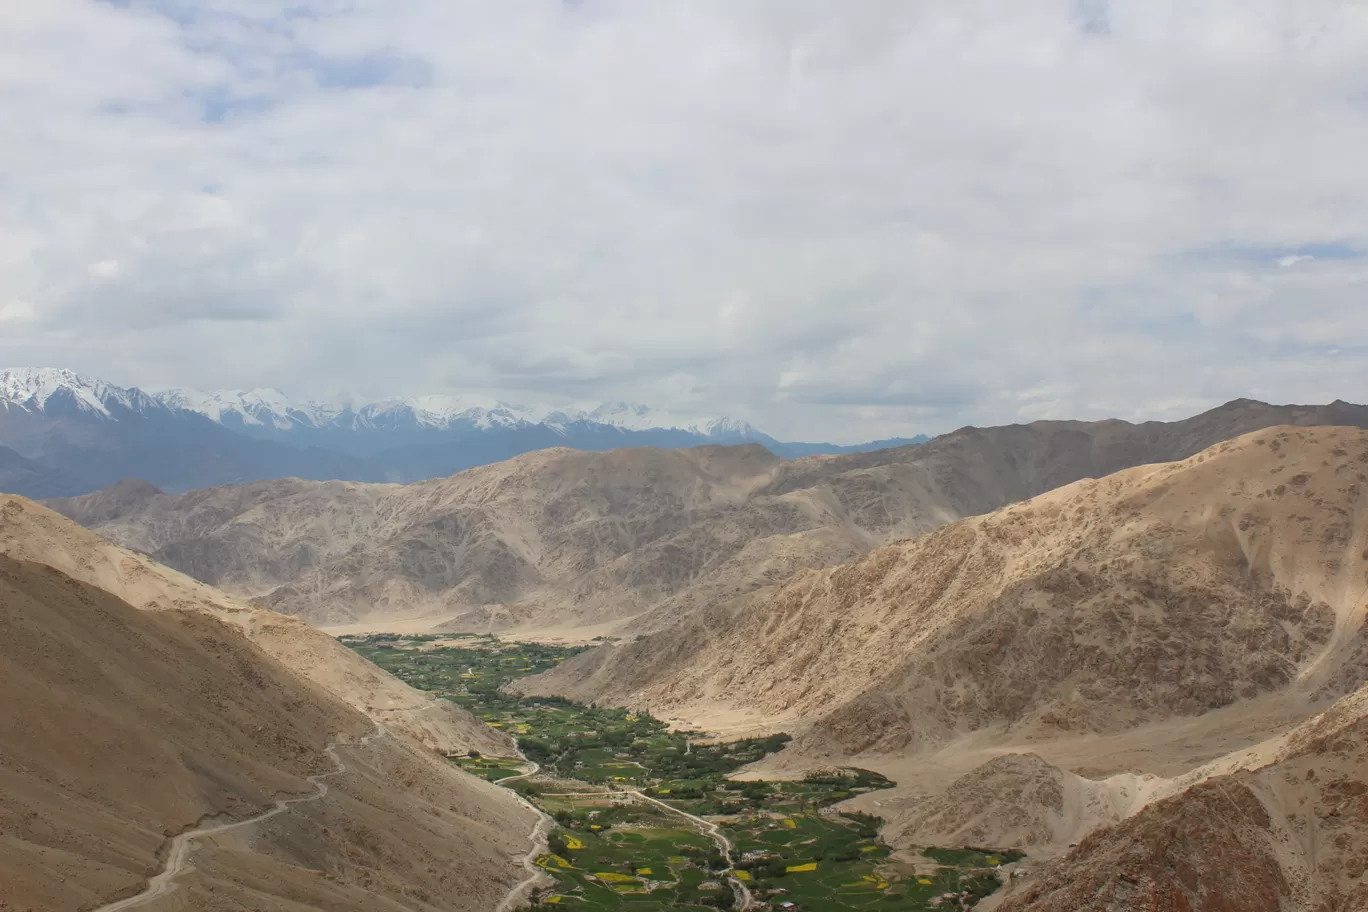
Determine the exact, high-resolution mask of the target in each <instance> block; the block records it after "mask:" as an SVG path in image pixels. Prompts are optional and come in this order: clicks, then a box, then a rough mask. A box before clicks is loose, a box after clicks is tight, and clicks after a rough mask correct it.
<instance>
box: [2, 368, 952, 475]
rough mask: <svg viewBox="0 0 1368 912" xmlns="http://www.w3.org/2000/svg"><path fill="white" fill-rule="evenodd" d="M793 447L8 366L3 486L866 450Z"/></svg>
mask: <svg viewBox="0 0 1368 912" xmlns="http://www.w3.org/2000/svg"><path fill="white" fill-rule="evenodd" d="M924 439H925V438H924V437H923V438H911V439H910V440H907V441H903V440H897V441H880V442H876V443H871V444H859V445H856V446H853V447H851V446H839V445H834V444H824V443H786V442H783V441H779V440H776V439H775V438H773V437H771V436H769V435H768V434H765V433H764V432H762V431H760V430H759V429H757V428H755V427H754V426H753V425H751V424H749V423H748V422H745V421H741V420H738V419H734V418H728V417H724V416H719V417H703V418H699V417H690V416H685V415H679V414H674V413H670V412H665V411H662V410H658V409H653V408H650V407H648V406H644V405H636V404H632V403H625V402H603V403H581V404H578V405H573V406H551V405H531V406H527V405H514V404H510V403H506V402H502V401H499V400H496V399H492V398H490V397H488V396H481V395H476V394H457V395H431V396H418V397H411V398H407V399H387V400H381V401H377V402H367V403H319V402H311V401H301V400H293V399H291V398H290V397H288V396H286V395H285V394H284V393H282V392H280V391H278V390H273V389H254V390H248V391H242V390H228V391H218V392H201V391H198V390H190V389H167V390H161V391H158V392H155V393H149V392H146V391H144V390H140V389H138V388H136V387H120V386H117V385H115V384H113V383H109V382H107V381H104V380H101V379H98V378H92V377H87V376H84V375H82V374H79V373H77V372H75V371H71V370H67V369H63V368H12V369H7V370H0V446H3V447H6V448H8V450H10V451H12V455H8V456H6V458H5V460H3V463H4V465H3V466H0V490H7V491H10V492H12V493H17V494H24V495H30V496H34V497H57V496H69V495H75V494H80V493H84V492H87V491H91V490H95V489H98V488H101V487H105V486H108V485H111V484H113V483H115V482H117V481H119V480H121V479H123V478H129V477H135V478H140V479H144V480H146V481H149V482H151V483H153V484H155V485H157V486H158V487H159V488H162V489H163V490H167V491H171V492H178V491H185V490H189V489H191V488H198V487H211V486H214V485H221V484H240V483H246V482H251V481H261V480H269V479H275V478H286V477H299V478H305V479H311V480H317V481H328V480H345V481H372V482H374V481H389V482H405V483H407V482H413V481H420V480H423V479H428V478H437V477H443V476H446V475H450V474H452V473H454V472H458V471H461V470H463V469H468V468H473V467H476V466H480V465H487V464H489V463H493V462H501V461H503V460H505V459H511V458H513V457H515V456H518V455H521V454H523V453H526V452H529V451H532V450H543V449H549V448H552V447H570V448H572V449H578V450H589V451H602V450H610V449H618V448H621V447H632V446H649V447H660V448H663V449H676V448H680V447H691V446H700V445H707V444H739V443H759V444H762V445H763V446H765V447H766V448H768V449H770V450H771V451H772V452H774V453H775V454H776V455H779V456H784V457H799V456H807V455H812V454H817V453H849V452H864V451H867V450H871V449H876V448H878V447H881V446H888V445H898V444H902V443H906V442H920V441H921V440H924Z"/></svg>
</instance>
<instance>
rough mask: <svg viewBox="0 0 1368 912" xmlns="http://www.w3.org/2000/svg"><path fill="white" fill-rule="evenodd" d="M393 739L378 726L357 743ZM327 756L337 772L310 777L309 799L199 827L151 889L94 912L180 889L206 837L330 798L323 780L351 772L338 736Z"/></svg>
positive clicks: (174, 843) (110, 911) (181, 840)
mask: <svg viewBox="0 0 1368 912" xmlns="http://www.w3.org/2000/svg"><path fill="white" fill-rule="evenodd" d="M382 737H385V738H387V737H389V731H388V730H387V729H386V728H385V727H384V726H383V725H380V724H379V723H377V724H376V726H375V731H373V732H371V733H370V734H369V735H366V736H365V737H364V738H362V739H360V740H359V741H357V742H355V743H356V744H357V745H365V744H369V743H370V742H372V741H374V740H375V739H376V738H382ZM323 752H324V753H325V754H327V755H328V757H329V758H331V759H332V762H333V764H334V767H335V768H334V769H331V770H329V771H328V772H326V773H316V774H314V775H312V776H309V777H308V781H310V782H312V783H313V784H314V791H313V792H311V793H310V794H307V795H296V796H293V797H291V798H280V799H277V801H276V803H275V805H274V806H272V807H271V809H270V810H268V811H263V812H262V813H260V814H257V815H256V816H255V817H248V818H247V819H246V820H236V821H233V822H231V823H215V824H211V825H208V826H205V825H201V826H197V827H196V828H195V829H193V830H187V831H186V832H184V833H181V834H180V835H178V836H174V837H172V839H171V845H170V847H169V848H168V849H167V852H166V863H165V864H164V865H163V866H162V871H161V873H160V874H157V875H156V876H155V877H153V878H152V879H151V880H150V881H148V882H147V887H146V888H145V889H144V890H143V891H142V892H141V893H138V894H137V895H135V896H130V897H128V898H127V899H121V900H118V901H117V902H112V903H108V904H106V905H103V906H99V907H98V908H96V909H94V910H93V912H118V910H120V909H132V908H135V907H137V906H141V905H143V904H145V903H148V902H150V901H152V900H154V899H156V898H158V897H161V896H165V895H167V894H168V893H170V892H172V891H173V890H175V889H176V878H177V877H179V876H181V875H182V874H184V873H185V871H186V869H187V868H188V867H189V866H190V854H191V849H192V844H193V843H194V842H195V841H196V840H198V839H200V838H202V837H204V836H213V835H216V834H218V833H226V832H228V831H229V830H236V829H239V828H241V827H246V826H251V825H252V824H254V823H261V822H262V821H263V820H269V819H271V818H272V817H274V816H276V815H277V814H283V813H284V812H285V811H287V810H289V809H290V808H291V807H293V806H294V805H296V804H304V803H306V802H309V801H317V800H319V799H320V798H322V797H323V796H325V795H327V794H328V783H326V782H324V781H323V780H325V779H328V778H330V777H332V776H337V775H340V774H341V773H344V772H346V771H347V764H346V763H344V762H343V760H342V758H341V757H340V756H338V754H337V738H336V737H335V736H334V737H332V738H330V739H328V745H327V747H325V748H323Z"/></svg>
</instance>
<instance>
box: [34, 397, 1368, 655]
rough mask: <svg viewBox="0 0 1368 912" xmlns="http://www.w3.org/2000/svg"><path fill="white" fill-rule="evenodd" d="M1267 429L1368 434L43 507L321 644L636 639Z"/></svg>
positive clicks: (1326, 420) (685, 457) (589, 459)
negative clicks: (496, 633)
mask: <svg viewBox="0 0 1368 912" xmlns="http://www.w3.org/2000/svg"><path fill="white" fill-rule="evenodd" d="M1274 424H1301V425H1321V424H1346V425H1368V409H1365V408H1364V407H1362V406H1352V405H1347V404H1345V403H1333V404H1331V405H1329V406H1304V407H1303V406H1269V405H1264V404H1262V403H1257V402H1250V401H1245V400H1242V401H1238V402H1233V403H1230V404H1228V405H1226V406H1222V407H1221V408H1219V409H1215V410H1213V411H1211V412H1207V413H1205V414H1202V415H1198V416H1196V417H1194V418H1190V419H1186V420H1184V421H1179V422H1171V423H1160V422H1151V423H1147V424H1140V425H1133V424H1128V423H1126V422H1120V421H1104V422H1093V423H1085V422H1036V423H1034V424H1029V425H1017V426H1010V427H1002V428H986V429H979V428H966V429H964V430H961V431H956V432H955V433H953V434H948V435H945V436H944V437H939V438H936V439H935V440H933V441H931V442H929V443H926V444H922V445H919V446H911V447H900V448H894V449H888V450H880V451H877V452H873V453H859V454H850V455H838V456H814V457H806V458H803V459H798V460H794V461H791V462H790V461H784V460H780V459H779V458H777V457H775V456H773V455H772V454H771V453H769V452H768V451H766V450H764V449H762V448H760V447H758V446H743V447H703V448H698V449H694V450H676V451H663V450H646V449H643V450H621V451H613V452H610V453H583V452H576V451H570V450H563V449H562V450H545V451H541V452H537V453H529V454H526V455H523V456H519V457H517V458H515V459H511V460H509V461H507V462H504V463H499V464H496V465H492V466H485V467H482V468H479V469H473V470H470V471H467V472H462V473H460V474H458V475H454V476H452V477H450V478H445V479H438V480H434V481H430V482H423V483H420V484H414V485H408V486H398V485H374V484H359V483H348V482H306V481H299V480H296V479H288V480H284V481H276V482H260V483H256V484H250V485H245V486H241V487H231V488H211V489H204V490H199V491H192V492H190V493H188V494H184V495H181V496H170V495H165V494H162V493H160V492H158V491H157V490H156V489H154V488H152V487H151V486H149V485H145V484H137V483H125V484H121V485H119V486H116V487H115V488H113V489H108V490H104V491H100V492H96V493H94V494H90V495H85V496H82V497H76V498H68V499H64V500H59V501H53V502H52V506H53V507H54V508H56V509H58V510H59V511H61V512H63V513H65V514H66V515H68V516H71V517H73V518H75V519H77V520H78V521H80V522H82V523H85V524H86V525H89V526H90V527H91V528H94V529H97V530H99V531H100V532H101V534H104V535H106V536H108V537H110V538H112V539H114V540H116V541H119V542H120V543H122V544H124V545H126V546H128V547H132V548H135V549H138V550H141V551H144V552H146V553H149V554H151V555H153V556H154V557H156V559H157V560H159V561H161V562H163V563H166V564H168V565H170V566H173V567H176V568H177V569H180V570H182V571H184V572H186V573H188V574H190V575H192V576H194V577H196V578H198V579H201V580H204V581H206V582H209V583H212V584H213V585H216V586H220V587H223V588H226V589H228V590H230V591H232V592H234V593H237V594H239V595H243V596H249V597H253V598H256V599H259V600H261V601H262V602H263V603H265V604H268V605H270V606H272V607H274V608H276V609H278V610H280V611H283V612H286V613H290V614H297V615H300V616H302V617H305V618H307V619H309V620H312V621H315V622H320V623H343V622H348V621H354V620H357V619H372V620H377V621H378V622H383V619H385V618H390V617H395V616H398V615H406V616H430V617H431V618H432V619H433V624H434V625H435V624H438V623H441V622H445V624H444V629H450V630H461V629H479V630H484V629H510V628H519V627H523V628H526V627H538V626H540V627H544V626H550V625H557V626H559V625H572V626H573V625H591V624H601V623H604V622H613V621H623V620H626V619H635V620H633V621H632V625H633V626H632V629H634V630H639V631H649V630H653V629H662V628H664V627H667V626H669V625H670V624H672V623H674V622H675V620H676V619H678V618H680V617H685V616H690V615H696V614H699V613H700V612H706V611H708V610H710V609H711V608H712V606H715V605H717V604H719V603H721V602H725V601H727V600H730V599H733V598H735V597H737V596H739V595H743V594H745V593H747V592H751V591H754V590H756V589H759V588H762V587H766V586H770V585H773V584H776V583H780V582H784V581H786V580H788V579H789V578H790V577H792V576H793V575H794V574H795V573H797V572H799V571H802V570H807V569H816V568H824V567H831V566H833V565H836V564H839V563H842V562H846V561H849V560H851V559H853V558H856V557H858V556H860V555H862V554H865V553H867V552H869V551H870V550H872V549H874V548H876V547H878V546H880V545H884V544H888V543H890V542H894V541H897V540H900V539H904V538H908V537H910V536H913V535H917V534H920V533H923V532H926V531H929V530H931V529H934V528H937V527H939V526H942V525H944V524H946V523H949V522H953V521H955V520H957V519H960V518H962V517H964V516H969V515H975V514H980V513H985V512H989V511H991V510H994V509H997V508H999V507H1002V506H1003V505H1005V504H1008V503H1011V502H1014V501H1018V500H1022V499H1025V498H1029V497H1032V496H1035V495H1037V494H1040V493H1042V492H1044V491H1047V490H1050V489H1052V488H1055V487H1058V486H1060V485H1064V484H1068V483H1070V482H1073V481H1077V480H1078V479H1080V478H1087V477H1100V476H1103V475H1106V474H1109V473H1111V472H1114V471H1117V470H1119V469H1123V468H1126V467H1129V466H1134V465H1140V464H1147V463H1153V462H1161V461H1166V460H1173V459H1182V458H1186V457H1188V456H1190V455H1192V454H1194V453H1196V452H1198V451H1199V450H1201V449H1203V448H1205V447H1208V446H1210V445H1212V444H1214V443H1217V442H1219V441H1222V440H1225V439H1228V438H1229V437H1232V436H1235V435H1237V434H1239V433H1243V432H1245V431H1249V430H1254V429H1257V428H1262V427H1268V426H1271V425H1274Z"/></svg>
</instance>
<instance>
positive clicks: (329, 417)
mask: <svg viewBox="0 0 1368 912" xmlns="http://www.w3.org/2000/svg"><path fill="white" fill-rule="evenodd" d="M156 398H157V400H158V401H160V402H161V403H163V404H164V405H166V406H167V407H168V408H173V409H180V410H182V411H187V412H198V413H199V414H201V415H203V416H204V417H206V418H208V419H210V420H211V421H217V422H218V423H219V424H240V425H243V426H247V427H272V428H275V429H276V430H280V431H288V430H292V429H293V428H295V427H297V426H299V425H304V426H306V427H315V428H319V427H325V426H327V425H328V424H330V423H331V422H332V421H334V420H335V419H336V418H337V417H338V415H339V414H340V412H341V411H342V410H341V409H339V408H336V407H333V406H328V405H323V404H321V403H317V402H303V403H294V402H291V401H290V399H289V398H288V397H287V396H286V395H285V394H284V393H282V392H281V391H280V390H277V389H253V390H215V391H214V392H209V393H204V392H200V391H199V390H191V389H169V390H162V391H161V392H159V393H156Z"/></svg>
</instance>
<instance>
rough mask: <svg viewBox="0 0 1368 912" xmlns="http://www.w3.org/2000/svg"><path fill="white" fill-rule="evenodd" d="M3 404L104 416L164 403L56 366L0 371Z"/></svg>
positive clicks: (0, 390) (109, 417)
mask: <svg viewBox="0 0 1368 912" xmlns="http://www.w3.org/2000/svg"><path fill="white" fill-rule="evenodd" d="M0 407H3V408H18V409H20V410H22V411H26V412H39V413H43V414H52V413H54V412H56V411H58V410H63V409H64V410H75V411H76V412H78V413H81V414H85V415H88V416H92V417H99V418H102V419H114V418H117V413H119V412H146V411H148V410H149V409H159V408H161V407H162V406H161V405H160V403H158V402H157V401H156V400H155V399H153V398H152V397H151V396H149V395H147V394H146V393H144V392H143V391H142V390H140V389H135V388H129V389H125V388H123V387H119V386H115V385H113V384H112V383H106V382H105V381H103V380H97V379H94V378H91V377H84V376H82V375H80V374H77V373H75V372H74V371H70V370H67V369H65V368H56V367H15V368H6V369H4V370H0Z"/></svg>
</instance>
